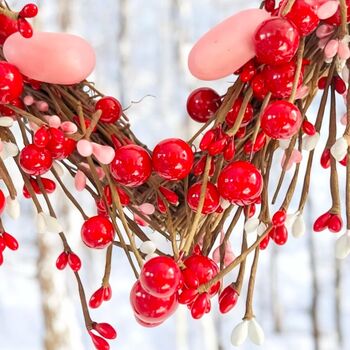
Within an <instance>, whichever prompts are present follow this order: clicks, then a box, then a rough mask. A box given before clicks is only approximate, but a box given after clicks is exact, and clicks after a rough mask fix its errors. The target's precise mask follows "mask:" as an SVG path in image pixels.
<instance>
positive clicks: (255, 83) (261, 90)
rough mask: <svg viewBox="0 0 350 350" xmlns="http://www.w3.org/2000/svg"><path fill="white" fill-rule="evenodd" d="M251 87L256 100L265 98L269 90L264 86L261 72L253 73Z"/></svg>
mask: <svg viewBox="0 0 350 350" xmlns="http://www.w3.org/2000/svg"><path fill="white" fill-rule="evenodd" d="M251 88H252V90H253V93H254V96H255V97H256V98H257V99H258V100H263V99H264V98H265V96H266V95H267V93H268V92H269V90H268V89H267V87H266V82H265V77H264V76H263V74H262V73H258V74H256V75H255V77H254V78H253V80H252V82H251ZM236 136H237V135H236Z"/></svg>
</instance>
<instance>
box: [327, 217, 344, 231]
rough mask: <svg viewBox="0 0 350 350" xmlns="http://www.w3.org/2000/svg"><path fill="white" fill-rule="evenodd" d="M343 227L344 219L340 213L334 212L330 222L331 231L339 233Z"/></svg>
mask: <svg viewBox="0 0 350 350" xmlns="http://www.w3.org/2000/svg"><path fill="white" fill-rule="evenodd" d="M342 228H343V220H342V218H341V216H340V215H338V214H332V216H331V218H330V220H329V222H328V229H329V231H331V232H334V233H338V232H340V231H341V229H342Z"/></svg>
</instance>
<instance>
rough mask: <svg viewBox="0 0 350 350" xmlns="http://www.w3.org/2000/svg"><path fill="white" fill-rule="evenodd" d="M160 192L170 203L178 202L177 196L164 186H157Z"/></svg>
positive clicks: (176, 203) (175, 203)
mask: <svg viewBox="0 0 350 350" xmlns="http://www.w3.org/2000/svg"><path fill="white" fill-rule="evenodd" d="M159 191H160V193H161V194H162V195H163V196H164V197H165V199H166V200H167V201H168V202H169V203H170V204H172V205H178V204H179V196H178V195H177V194H176V193H175V192H174V191H172V190H169V189H168V188H166V187H164V186H159Z"/></svg>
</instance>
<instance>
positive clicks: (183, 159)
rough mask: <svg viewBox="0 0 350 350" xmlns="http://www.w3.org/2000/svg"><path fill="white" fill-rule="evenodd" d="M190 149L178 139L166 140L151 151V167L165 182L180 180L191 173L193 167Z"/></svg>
mask: <svg viewBox="0 0 350 350" xmlns="http://www.w3.org/2000/svg"><path fill="white" fill-rule="evenodd" d="M193 158H194V156H193V152H192V149H191V147H190V146H189V145H188V143H186V142H185V141H183V140H180V139H175V138H171V139H166V140H163V141H161V142H159V143H158V144H157V146H156V147H155V148H154V150H153V155H152V159H153V167H154V170H155V171H156V172H157V173H158V175H159V176H160V177H162V178H164V179H166V180H172V181H176V180H181V179H183V178H185V177H186V176H187V175H188V174H189V173H190V171H191V169H192V165H193Z"/></svg>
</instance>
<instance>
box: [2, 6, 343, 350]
mask: <svg viewBox="0 0 350 350" xmlns="http://www.w3.org/2000/svg"><path fill="white" fill-rule="evenodd" d="M348 4H349V1H345V0H339V1H329V0H285V1H281V3H280V4H275V1H274V0H266V1H265V2H264V3H263V4H262V6H261V8H260V9H251V10H246V11H242V12H240V13H238V14H236V15H234V16H232V17H230V18H228V19H227V20H226V21H224V22H222V23H220V24H219V25H218V26H216V27H215V28H213V29H212V30H210V31H209V32H208V33H207V34H205V35H204V36H203V37H202V38H201V39H200V40H199V41H198V42H197V43H196V45H195V46H194V47H193V49H192V51H191V52H190V55H189V68H190V71H191V72H192V74H193V75H194V76H196V77H197V78H199V79H202V80H215V79H219V78H222V77H225V76H228V75H231V74H233V73H234V74H235V75H237V79H236V81H235V83H234V84H233V85H232V86H230V87H229V88H228V90H227V92H226V93H225V94H224V96H222V97H221V96H220V95H219V94H218V93H217V92H215V91H214V90H212V89H210V88H204V87H203V88H199V89H197V90H195V91H193V92H192V93H191V94H190V96H189V97H188V101H187V110H188V114H189V115H190V117H191V118H192V119H194V120H195V121H197V122H199V123H202V125H201V127H200V128H199V130H198V131H197V132H196V134H195V135H193V137H192V138H191V139H190V140H189V141H188V142H186V141H183V140H181V139H176V138H171V139H166V140H163V141H161V142H159V143H158V144H157V146H156V147H155V148H154V149H153V151H151V150H149V149H148V148H147V146H146V145H144V144H143V143H142V142H141V141H139V140H138V139H137V138H136V137H135V135H134V134H133V132H132V130H131V127H130V125H129V122H128V118H127V116H126V115H125V114H124V112H123V110H122V106H121V105H120V103H119V101H118V100H117V99H115V98H113V97H109V96H104V95H103V94H102V93H101V92H99V91H98V90H97V89H96V88H95V86H94V84H93V83H89V82H88V81H86V80H85V79H86V77H87V76H88V75H89V74H90V73H91V71H92V69H93V67H94V63H95V56H94V52H93V50H92V48H91V47H90V46H89V44H88V43H86V42H85V41H84V40H83V39H81V38H78V37H76V36H73V35H69V34H62V33H36V32H35V33H34V34H33V30H32V28H31V26H30V24H29V23H28V21H27V18H32V17H35V16H36V15H37V12H38V9H37V7H36V6H35V5H34V4H28V5H26V6H24V8H23V9H22V10H21V11H19V12H13V11H11V10H10V9H9V8H8V7H7V5H6V4H5V5H1V7H0V43H1V45H2V50H1V55H2V61H1V62H0V102H1V104H0V114H1V117H0V138H1V143H0V149H1V154H0V156H1V158H0V176H1V178H2V181H3V182H4V184H5V186H6V188H7V190H8V196H7V198H5V195H4V194H3V192H2V191H1V190H0V212H1V213H3V212H4V210H5V208H6V209H7V212H8V214H9V215H10V216H11V217H13V218H18V217H19V216H20V206H19V201H18V193H17V190H16V187H15V185H14V183H13V179H12V177H11V174H10V172H9V171H8V168H7V165H6V163H7V162H8V161H14V163H15V164H16V165H17V167H18V170H19V172H20V174H21V176H22V178H23V183H24V185H23V190H22V192H23V196H24V197H25V198H30V199H31V200H32V202H33V204H34V206H35V209H36V211H37V217H36V220H37V230H38V231H39V232H41V233H48V232H50V233H56V234H58V235H59V237H60V238H61V241H62V253H61V254H60V256H59V257H58V258H57V263H56V265H57V268H58V269H59V270H63V269H65V268H66V267H67V265H69V266H70V268H71V270H72V271H73V273H74V276H75V278H76V281H77V284H78V288H79V295H80V300H81V306H82V310H83V315H84V319H85V325H86V329H87V331H88V333H89V335H90V336H91V339H92V341H93V343H94V345H95V347H96V349H99V350H102V349H103V350H104V349H109V343H108V340H110V339H114V338H116V331H115V330H114V328H113V327H112V326H111V325H109V324H107V323H103V322H102V323H98V322H95V321H94V320H93V319H92V317H91V314H90V310H91V309H94V308H97V307H100V306H101V304H102V303H103V302H106V301H108V300H110V299H111V297H112V289H111V285H110V272H111V261H112V251H113V249H114V248H115V247H118V248H120V249H122V250H123V251H124V252H125V255H126V258H127V260H128V262H129V264H130V266H131V269H132V271H133V273H134V274H135V277H136V279H137V281H136V283H135V284H134V286H133V287H132V289H131V293H130V301H131V306H132V309H133V311H134V316H135V318H136V320H137V321H138V322H139V323H140V324H141V325H143V326H145V327H155V326H157V325H159V324H161V323H163V322H164V321H165V320H166V319H167V318H168V317H170V316H171V315H172V314H173V313H174V312H175V310H176V308H177V306H178V304H179V303H180V304H186V305H187V306H188V309H189V310H190V312H191V315H192V317H193V318H195V319H199V318H201V317H202V316H203V315H204V314H205V313H208V312H210V310H211V303H212V301H214V300H215V298H214V297H216V296H217V295H218V303H219V308H220V311H221V312H222V313H226V312H229V311H230V310H231V309H232V308H233V307H234V306H235V305H236V303H237V301H238V299H239V296H240V293H241V289H242V284H243V280H244V278H245V275H247V274H248V278H249V281H248V292H247V296H246V312H245V314H244V316H243V321H242V322H241V323H239V324H238V325H237V326H236V327H235V328H234V330H233V332H232V339H231V340H232V343H233V344H234V345H240V344H242V343H243V342H244V341H245V339H246V338H247V337H249V338H250V340H251V341H253V342H254V343H256V344H261V343H262V342H263V340H264V333H263V331H262V329H261V327H260V325H259V324H258V323H257V321H256V320H255V315H254V311H253V294H254V283H255V276H256V272H257V267H258V262H259V254H260V251H261V250H264V249H267V248H268V246H269V245H270V244H277V245H284V244H286V243H287V240H288V232H291V233H292V234H293V236H294V237H300V236H301V235H302V234H303V233H304V232H305V223H304V220H303V211H304V207H305V203H306V200H307V197H308V193H309V188H310V181H311V175H312V169H313V164H314V160H315V159H314V150H315V147H316V145H317V143H318V141H319V138H320V133H321V129H322V124H323V121H324V119H325V118H327V117H329V130H328V131H325V130H323V133H328V139H327V143H326V145H325V146H324V151H323V153H322V157H321V159H320V162H321V165H322V167H323V168H325V169H329V173H330V194H331V201H330V204H329V205H330V209H329V211H328V212H326V213H324V214H322V215H321V216H320V217H319V218H317V220H316V221H315V223H314V227H313V229H314V231H316V232H319V231H323V230H325V229H329V230H330V231H331V232H336V233H337V232H341V231H342V230H343V222H342V218H341V202H342V201H341V198H340V191H339V183H338V173H337V166H339V164H338V163H340V164H341V165H343V166H345V167H346V175H347V177H346V184H345V186H346V198H345V205H346V230H345V233H343V234H342V235H341V236H340V238H339V239H338V240H337V244H336V255H337V257H339V258H344V257H346V256H347V255H348V254H349V253H350V162H349V161H347V160H348V157H349V152H350V149H349V144H350V143H349V142H350V102H349V100H350V92H349V91H347V84H348V80H349V69H348V66H349V63H350V61H349V58H350V49H349V41H350V39H349V36H348V21H349V20H350V13H349V12H348V9H347V5H348ZM242 24H244V25H242ZM233 33H235V35H233ZM55 47H56V48H59V50H56V51H54V50H53V49H54V48H55ZM57 52H64V57H63V58H64V60H63V59H62V57H60V55H57ZM43 57H44V59H45V62H44V61H43ZM82 57H83V59H82ZM47 62H49V64H48V63H47ZM319 90H322V98H321V102H320V104H319V108H318V113H317V115H316V117H315V118H312V117H311V116H310V119H309V115H308V110H309V107H310V106H311V104H312V102H313V100H314V98H315V96H316V94H317V92H318V91H319ZM336 94H340V95H342V96H343V97H344V101H345V105H346V106H347V113H346V115H344V117H343V118H342V119H341V122H340V123H338V122H337V115H336V101H337V100H336ZM327 104H330V113H329V115H326V114H325V110H326V105H327ZM14 123H18V125H19V129H20V135H18V136H19V137H21V140H20V141H21V142H20V143H21V144H22V143H24V147H23V148H22V149H19V148H18V146H17V140H16V138H15V136H14V134H13V133H12V132H11V126H12V125H13V124H14ZM341 125H344V127H345V130H344V133H343V136H342V137H341V138H339V139H336V132H337V127H341V128H342V126H341ZM277 149H282V150H283V151H284V158H283V162H282V170H281V173H280V175H279V181H278V184H277V187H276V188H274V189H272V188H270V191H269V190H268V187H269V178H270V175H271V174H270V171H271V168H272V165H273V160H274V154H275V152H276V150H277ZM302 154H304V156H305V157H306V158H307V165H306V170H305V173H303V174H301V169H300V164H301V161H302V158H303V157H302ZM292 167H294V175H293V176H292V179H291V181H290V183H289V186H287V191H286V193H283V194H282V193H281V189H282V188H283V187H282V184H283V183H284V181H285V175H286V172H287V171H288V170H289V169H291V168H292ZM63 169H65V170H66V172H68V173H69V174H70V175H71V176H72V177H73V178H74V184H75V188H76V191H83V190H84V191H88V192H89V193H90V195H91V197H92V200H93V201H94V202H95V203H96V212H97V213H96V215H95V216H93V217H89V216H88V215H87V214H86V213H85V211H84V209H83V207H82V205H81V203H79V202H78V201H77V200H76V199H75V195H74V193H71V192H70V191H69V190H68V189H67V187H66V185H65V183H64V182H63V180H62V178H61V176H62V170H63ZM48 173H51V174H52V178H53V179H54V180H52V179H49V178H46V177H45V175H46V174H48ZM298 183H302V190H301V192H300V199H299V207H298V210H297V212H296V213H289V212H288V209H289V206H290V203H291V200H292V198H293V197H294V195H295V194H296V193H295V192H296V191H295V189H296V186H297V184H298ZM343 185H344V184H343ZM56 186H58V187H60V188H61V190H62V191H63V192H64V194H65V196H66V197H67V200H69V201H71V202H72V203H73V205H74V206H75V207H76V209H77V210H78V212H79V213H80V214H81V217H82V228H81V238H82V240H83V242H84V243H85V244H86V246H88V247H90V248H92V249H105V250H106V265H105V273H104V276H103V278H102V284H101V287H100V288H99V289H98V290H97V291H96V292H95V293H94V294H93V295H92V296H91V298H90V300H89V301H87V298H86V295H85V292H84V287H83V284H82V281H81V278H80V276H79V270H80V268H81V261H80V258H79V257H78V256H77V255H76V254H75V253H74V251H73V250H72V248H71V246H70V245H69V242H68V241H67V239H66V235H65V233H64V230H63V228H62V226H61V224H60V223H59V220H58V218H57V217H56V212H55V208H54V207H53V205H52V204H51V202H50V196H49V194H50V193H52V192H53V191H55V189H56ZM271 194H272V196H271ZM277 199H278V200H279V202H281V205H280V206H279V207H278V208H275V207H273V208H274V209H273V212H272V213H271V209H272V205H273V204H275V202H276V201H277ZM241 217H243V219H244V223H245V224H244V229H243V230H242V234H241V236H242V246H241V251H240V254H239V255H238V256H237V257H234V255H233V251H232V248H231V245H230V235H231V233H232V231H233V230H234V229H235V227H236V225H237V223H238V221H239V219H240V218H241ZM225 223H226V225H225V226H224V224H225ZM144 226H148V227H149V228H151V229H152V230H153V231H154V232H157V233H158V234H159V235H163V236H164V237H165V238H166V239H167V240H168V241H169V242H170V243H171V246H172V251H173V253H172V255H171V256H169V255H166V254H164V253H163V252H162V251H160V249H159V247H157V246H155V244H154V243H153V242H152V241H150V240H149V239H148V237H147V235H146V234H145V233H144V230H143V227H144ZM224 227H225V228H224ZM226 227H227V229H226ZM0 230H1V231H0V265H1V264H2V263H3V257H4V255H5V254H6V252H7V250H16V249H17V248H18V242H17V240H16V239H15V238H14V237H13V236H12V235H10V234H9V233H7V232H5V228H3V226H2V224H1V227H0ZM254 233H256V240H255V242H254V243H253V244H251V245H249V244H248V241H247V235H253V234H254ZM218 239H220V243H219V245H218V246H216V247H215V244H216V242H217V240H218ZM139 241H142V242H143V243H142V244H141V245H139V244H138V242H139ZM270 241H272V242H270ZM209 254H212V257H213V259H211V258H210V257H209ZM249 254H254V259H253V263H252V265H251V267H250V271H247V270H248V266H246V260H247V257H248V255H249ZM235 268H238V274H237V278H236V281H235V282H234V283H232V284H229V285H225V283H224V277H225V276H226V275H227V274H229V273H231V272H232V271H233V270H234V269H235Z"/></svg>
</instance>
